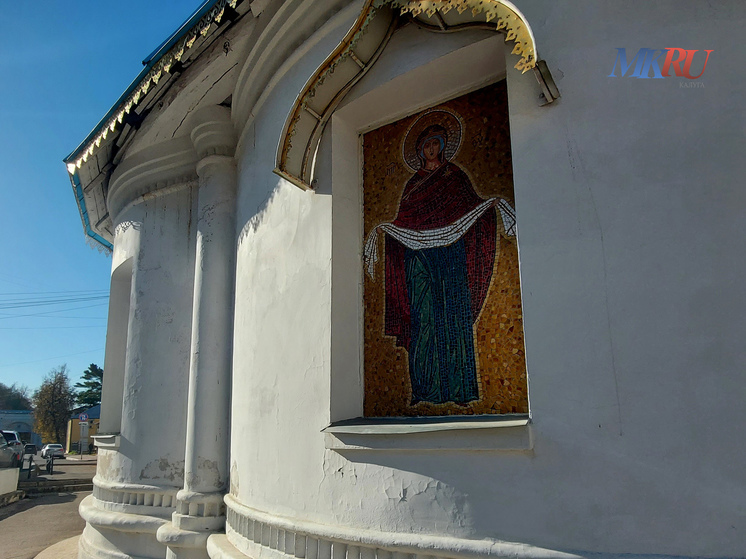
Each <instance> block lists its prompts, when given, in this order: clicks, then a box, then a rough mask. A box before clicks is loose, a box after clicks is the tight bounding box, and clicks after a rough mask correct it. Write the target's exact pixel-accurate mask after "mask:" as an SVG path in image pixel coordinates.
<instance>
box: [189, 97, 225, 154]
mask: <svg viewBox="0 0 746 559" xmlns="http://www.w3.org/2000/svg"><path fill="white" fill-rule="evenodd" d="M190 124H191V127H192V132H191V134H190V135H191V138H192V144H193V145H194V150H195V151H196V152H197V156H198V157H199V158H200V159H203V158H205V157H207V156H209V155H226V156H230V157H233V154H234V152H235V149H236V134H235V131H234V129H233V123H232V122H231V111H230V109H229V108H228V107H223V106H221V105H210V106H207V107H202V108H201V109H198V110H197V111H196V112H195V113H194V114H193V115H192V117H191V119H190Z"/></svg>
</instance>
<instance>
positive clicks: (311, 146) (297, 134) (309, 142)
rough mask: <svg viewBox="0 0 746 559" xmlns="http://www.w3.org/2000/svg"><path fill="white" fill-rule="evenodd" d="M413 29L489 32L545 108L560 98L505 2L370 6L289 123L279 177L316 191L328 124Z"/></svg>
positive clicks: (398, 0)
mask: <svg viewBox="0 0 746 559" xmlns="http://www.w3.org/2000/svg"><path fill="white" fill-rule="evenodd" d="M407 23H412V24H414V25H417V26H419V27H422V28H424V29H427V30H429V31H432V32H435V33H455V32H458V31H463V30H466V29H474V28H481V29H489V30H493V31H496V32H499V33H502V34H503V35H505V41H506V42H512V43H513V50H512V52H511V54H512V55H515V56H516V57H517V58H518V60H517V62H516V64H515V65H514V68H515V69H516V70H519V71H521V72H522V73H526V72H528V71H533V73H534V75H535V76H536V79H537V81H538V83H539V86H540V87H541V92H542V94H543V97H544V100H545V103H544V104H549V103H552V102H553V101H554V100H555V99H558V98H559V91H558V90H557V87H556V86H555V85H554V82H553V80H552V77H551V74H550V73H549V70H548V68H547V66H546V64H545V63H544V62H543V61H542V60H539V59H538V58H537V54H536V45H535V41H534V36H533V33H532V32H531V28H530V27H529V25H528V23H527V22H526V21H525V19H524V17H523V15H522V14H521V13H520V12H519V11H518V9H517V8H516V7H515V6H513V4H512V3H510V2H508V1H507V0H367V1H366V3H365V5H364V6H363V9H362V11H361V13H360V16H359V17H358V18H357V20H356V21H355V23H354V24H353V25H352V27H351V28H350V30H349V31H348V33H347V35H345V37H344V39H343V40H342V42H341V43H340V44H339V45H338V46H337V47H336V48H335V49H334V51H333V52H332V53H331V54H330V55H329V56H328V57H327V59H326V60H325V61H324V62H323V63H322V64H321V66H319V68H318V69H317V70H316V72H315V73H314V74H313V75H312V76H311V78H310V79H309V80H308V82H307V83H306V85H305V86H304V87H303V90H302V91H301V92H300V94H299V95H298V97H297V99H296V101H295V103H294V104H293V108H292V110H291V111H290V114H289V115H288V118H287V120H286V121H285V126H284V128H283V132H282V136H281V138H280V144H279V146H278V150H277V166H276V168H275V173H277V174H278V175H280V176H281V177H283V178H284V179H286V180H288V181H290V182H291V183H293V184H295V185H296V186H298V187H300V188H302V189H304V190H310V189H312V188H313V182H312V179H313V166H314V160H315V155H316V150H317V148H318V145H319V141H320V140H321V135H322V133H323V131H324V127H325V126H326V123H327V122H328V121H329V118H330V117H331V115H332V113H333V112H334V110H335V109H336V108H337V106H338V105H339V103H340V102H341V101H342V99H344V97H345V95H346V94H347V93H348V92H349V91H350V89H351V88H352V87H353V86H354V85H355V84H356V83H357V82H358V81H359V80H360V79H361V78H362V77H363V76H364V75H365V74H366V73H367V71H368V70H369V69H370V68H371V67H372V66H373V65H374V64H375V62H376V61H377V60H378V57H379V56H380V54H381V52H383V49H384V48H386V45H387V44H388V42H389V39H391V36H392V35H393V33H394V31H396V29H398V28H399V27H400V26H402V25H405V24H407Z"/></svg>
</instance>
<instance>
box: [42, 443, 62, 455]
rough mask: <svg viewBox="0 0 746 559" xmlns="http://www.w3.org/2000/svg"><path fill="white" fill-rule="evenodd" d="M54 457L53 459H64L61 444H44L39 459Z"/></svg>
mask: <svg viewBox="0 0 746 559" xmlns="http://www.w3.org/2000/svg"><path fill="white" fill-rule="evenodd" d="M52 456H54V457H55V458H64V457H65V449H64V448H62V445H61V444H45V445H44V446H43V447H42V449H41V457H42V458H51V457H52Z"/></svg>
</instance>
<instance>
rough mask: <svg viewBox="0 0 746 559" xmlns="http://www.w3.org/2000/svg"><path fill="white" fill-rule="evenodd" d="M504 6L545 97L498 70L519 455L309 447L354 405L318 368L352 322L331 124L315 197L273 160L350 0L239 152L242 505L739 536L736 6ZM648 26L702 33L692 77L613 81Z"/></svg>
mask: <svg viewBox="0 0 746 559" xmlns="http://www.w3.org/2000/svg"><path fill="white" fill-rule="evenodd" d="M516 5H517V6H518V8H519V9H521V10H522V11H523V12H524V15H525V16H526V18H527V20H528V21H529V23H531V24H532V29H533V32H534V35H535V37H536V42H537V45H538V47H539V53H540V55H541V56H542V57H544V58H546V60H547V62H548V63H549V66H550V68H551V70H552V73H553V75H554V77H555V79H556V81H557V85H558V87H559V89H560V91H561V92H562V98H561V99H560V100H559V101H557V102H556V103H555V104H554V105H552V106H549V107H540V106H539V100H538V87H537V85H536V83H535V81H534V80H533V77H532V76H531V75H530V74H525V75H523V76H521V75H520V74H518V73H517V72H515V71H514V70H512V69H510V66H512V64H508V67H509V69H508V71H507V77H508V86H509V98H510V101H509V102H510V118H511V135H512V143H513V165H514V174H515V179H514V180H515V191H516V209H517V212H518V219H519V248H520V259H521V275H522V291H523V301H524V318H525V332H526V350H527V363H528V370H529V395H530V403H531V416H532V426H531V431H532V437H533V443H532V449H531V450H529V451H522V452H514V451H510V452H506V451H484V450H480V451H473V452H463V451H445V452H437V451H436V452H432V451H428V452H422V451H400V452H389V451H381V450H375V451H373V450H370V451H342V452H337V451H335V450H330V449H327V448H325V439H324V436H323V435H322V434H321V433H320V430H321V429H322V428H324V427H326V425H328V423H329V422H330V421H331V420H332V419H341V418H343V417H344V416H345V415H347V416H352V415H351V414H352V413H353V412H354V410H355V409H356V406H358V405H359V403H360V392H359V386H360V384H359V383H360V381H359V374H360V373H359V370H358V369H356V368H355V367H351V368H350V370H349V372H348V374H349V375H350V378H352V379H353V380H352V381H350V383H349V385H348V387H347V388H340V387H342V386H343V384H336V383H335V384H334V385H332V384H331V383H333V382H335V381H336V379H337V378H338V377H339V375H344V366H343V365H342V366H341V368H340V369H339V371H337V370H336V369H335V367H336V365H335V363H334V362H333V360H334V355H335V353H334V351H336V350H333V348H334V347H335V340H334V339H332V335H333V334H334V335H337V334H336V333H337V332H340V333H342V334H344V328H341V327H339V325H338V324H336V323H335V324H332V320H333V319H335V320H338V319H340V317H344V316H347V315H346V314H345V313H344V312H342V313H341V314H339V315H338V314H336V311H335V309H334V308H333V301H334V297H335V296H336V295H335V289H336V288H335V285H334V284H333V283H331V282H332V281H333V277H334V278H336V277H337V276H336V275H334V276H333V271H332V269H333V267H334V265H335V264H334V263H336V262H337V260H338V259H339V258H340V256H341V257H342V259H343V260H344V259H345V258H346V259H347V261H348V262H349V263H352V262H353V261H354V257H355V255H353V254H352V253H351V252H344V250H343V251H342V254H341V255H340V254H339V253H338V252H337V247H338V246H342V245H341V244H339V245H338V243H343V242H345V239H338V238H337V237H336V236H333V235H332V227H335V226H336V225H335V223H336V221H335V220H336V219H337V218H338V216H337V214H336V213H333V212H332V210H333V208H336V207H337V206H336V200H335V201H334V203H332V201H331V200H330V198H333V197H336V195H337V189H336V184H334V185H330V183H329V177H330V175H332V180H334V179H333V174H334V171H332V167H331V166H332V159H333V157H334V153H331V152H332V151H333V142H332V140H331V139H330V134H334V132H335V130H336V128H335V126H337V124H336V123H333V124H332V127H331V129H327V131H326V134H325V139H324V141H323V142H322V147H321V149H320V152H319V163H318V177H319V183H318V184H317V185H316V188H317V192H316V193H306V192H302V191H300V190H298V189H296V188H295V187H293V186H291V185H289V184H288V183H286V182H284V181H282V180H280V179H278V178H277V177H276V176H275V175H273V174H271V169H272V168H273V167H274V157H275V149H276V145H277V140H278V138H279V134H280V132H281V127H282V124H283V122H284V119H285V117H286V116H287V112H288V111H289V109H290V106H291V105H292V101H293V99H294V97H295V94H296V93H297V92H298V91H299V90H300V88H301V87H302V85H303V83H304V82H305V79H307V77H308V76H310V75H311V74H312V73H313V71H314V70H315V68H316V67H317V66H318V64H319V63H320V62H321V61H322V60H323V58H324V56H325V55H326V54H327V53H329V52H331V50H332V48H333V47H334V46H335V45H336V42H337V41H338V40H339V39H340V38H341V37H342V35H343V34H344V32H345V31H346V29H347V27H349V24H350V23H351V21H352V20H353V19H354V14H353V15H351V17H350V18H349V19H348V20H346V22H344V24H343V23H340V25H339V26H338V27H337V28H335V29H334V30H329V33H328V35H324V36H323V37H321V38H317V39H318V41H317V42H315V43H314V45H313V46H312V47H311V48H310V49H309V50H308V51H307V52H306V53H305V54H304V55H303V56H301V57H300V58H299V60H298V61H297V62H295V63H294V64H293V65H292V67H290V68H287V69H286V70H287V71H286V73H285V75H284V76H283V77H282V78H281V79H280V80H279V82H278V84H277V85H276V87H275V89H274V90H273V91H272V94H271V95H269V96H268V97H267V100H266V101H265V102H264V104H263V106H262V107H261V109H260V110H259V111H257V112H256V113H255V114H254V118H253V120H252V121H251V122H250V124H249V126H248V127H247V129H246V130H244V131H243V136H242V137H243V141H242V144H241V149H240V150H239V152H238V154H237V158H238V161H239V197H238V200H239V201H238V209H237V211H238V219H237V224H238V230H239V234H238V245H237V246H238V248H237V251H238V253H237V255H238V256H237V284H236V318H235V338H234V340H235V341H234V373H233V374H234V384H233V393H234V397H233V411H232V413H233V420H232V421H233V423H232V428H233V433H232V454H231V472H232V483H231V485H232V490H231V494H232V496H233V497H235V498H236V499H237V500H238V504H237V505H236V508H240V504H243V505H246V506H248V507H251V508H252V509H255V510H258V511H260V512H263V513H267V514H269V515H270V517H272V515H276V516H277V517H289V518H293V519H296V520H297V522H301V521H308V522H315V523H317V526H318V525H321V526H326V527H329V526H332V527H335V526H336V527H342V528H339V529H340V530H343V528H344V527H349V528H351V529H352V531H353V532H354V531H355V530H363V529H372V530H374V531H380V532H382V533H384V536H382V537H383V538H384V539H385V538H386V537H387V536H385V533H386V532H401V533H423V534H437V535H439V536H454V537H460V538H472V539H476V540H480V539H483V538H494V539H498V540H506V541H513V542H521V543H525V544H529V545H534V546H540V547H546V548H550V549H555V550H581V551H583V552H604V553H610V554H615V553H631V554H635V553H636V554H650V553H653V554H669V555H683V556H711V557H724V556H735V555H739V554H742V553H743V552H744V548H743V543H742V541H741V539H740V538H739V534H740V533H742V532H743V529H744V528H746V526H745V524H746V518H744V515H743V513H742V510H741V508H740V505H739V503H741V502H743V497H744V495H743V487H744V484H743V474H742V473H741V471H740V468H739V467H738V464H740V463H741V462H742V461H743V458H744V456H743V452H741V451H740V450H738V447H737V445H734V443H733V441H734V440H738V437H739V436H741V438H742V435H743V432H742V431H743V427H742V426H743V425H744V424H746V423H745V422H744V419H746V417H744V413H746V412H744V411H743V406H740V404H739V401H740V400H738V398H739V396H738V395H739V394H741V393H742V391H741V390H740V386H741V384H742V382H741V378H740V375H739V370H738V365H737V364H738V363H739V362H740V361H741V360H742V356H743V355H742V350H741V349H740V348H741V344H740V343H739V340H738V338H739V336H738V333H739V332H742V331H743V330H744V326H746V324H744V318H743V316H744V313H743V312H739V311H740V310H741V309H740V307H739V306H738V305H737V304H734V303H735V302H737V301H739V300H740V298H739V293H738V289H739V286H740V285H741V283H742V281H738V280H739V279H740V280H743V278H744V275H746V274H745V272H746V269H745V265H744V264H743V262H742V261H741V260H739V259H738V258H734V257H733V255H738V254H740V251H739V249H740V245H739V236H738V235H737V234H734V232H736V231H738V230H739V223H740V219H739V217H740V215H741V213H742V209H743V206H744V198H743V195H742V194H740V190H738V189H737V188H736V185H737V182H738V179H739V178H740V177H741V176H742V175H743V171H744V163H743V162H742V159H741V158H739V157H738V155H737V153H736V150H737V147H738V143H737V142H735V141H724V140H727V139H728V138H731V139H733V140H735V139H736V138H739V137H740V136H739V133H738V126H739V122H740V121H739V119H738V118H737V115H741V114H742V112H743V111H742V110H741V109H740V108H739V101H738V98H737V96H734V95H733V94H732V92H733V91H735V90H737V89H738V86H739V84H740V83H741V81H742V80H741V79H740V78H738V77H736V75H735V74H733V73H730V74H729V73H727V72H726V70H725V68H726V67H727V66H728V62H727V61H728V60H730V58H729V57H732V56H734V55H733V54H731V53H737V52H740V46H739V45H737V44H735V43H733V42H732V41H734V39H732V38H734V37H737V36H738V33H736V31H735V27H736V26H738V25H740V24H741V23H742V22H743V19H744V13H743V10H742V9H741V8H737V7H735V6H734V5H730V6H729V7H728V8H724V11H723V12H710V11H709V8H708V7H707V6H705V5H701V4H696V3H689V4H681V3H673V2H661V3H655V4H649V5H645V6H638V7H637V9H636V10H635V11H634V12H632V11H629V10H627V8H625V7H620V6H618V5H617V4H616V3H612V2H608V3H605V4H599V3H596V4H594V6H593V8H590V7H588V6H585V5H578V4H566V3H562V4H557V3H552V2H538V1H537V2H516ZM588 10H591V12H592V14H591V15H593V17H592V18H591V17H589V11H588ZM632 20H634V21H635V22H637V24H636V25H629V24H628V23H629V21H632ZM622 21H627V24H624V25H622V24H621V23H619V22H622ZM656 22H657V23H656ZM661 22H665V30H664V31H661V29H662V28H663V25H662V23H661ZM723 26H725V28H726V29H728V30H730V31H729V32H723V31H722V29H723ZM716 28H719V29H721V31H718V32H716V31H715V29H716ZM708 29H709V30H710V31H711V32H710V31H708ZM653 40H654V42H655V44H656V45H658V46H660V47H661V48H662V47H664V46H667V45H668V46H670V45H673V44H675V45H681V47H682V48H691V49H694V48H698V49H704V48H707V49H715V53H714V55H713V58H712V59H711V61H710V65H709V66H708V69H707V72H706V74H705V75H704V76H703V78H702V82H703V83H704V84H705V87H704V88H698V89H687V88H683V87H680V85H679V79H678V78H669V79H666V80H635V79H630V78H608V77H607V76H608V74H609V73H610V71H611V69H612V65H613V63H614V57H615V56H616V50H615V49H616V48H617V47H626V48H627V49H628V52H629V53H630V56H633V55H634V53H636V52H637V49H638V48H640V47H642V46H650V45H652V43H651V41H653ZM439 41H440V42H439ZM443 41H453V43H449V44H450V45H451V46H452V48H453V49H456V48H458V47H459V46H461V45H459V44H458V39H450V38H449V39H443V38H442V37H439V36H437V35H430V36H429V38H428V39H427V40H424V41H423V42H422V43H417V41H412V42H411V43H408V48H407V49H406V50H404V49H403V48H402V50H401V52H399V57H397V56H396V55H397V51H396V41H393V40H392V44H391V45H390V47H389V49H393V50H388V51H387V52H386V54H385V56H384V57H382V58H381V60H380V61H379V62H378V66H377V67H376V68H375V69H374V70H373V71H371V74H370V75H369V76H368V77H366V78H365V80H364V81H363V82H361V83H360V84H359V85H358V86H357V89H356V91H355V92H353V93H352V94H351V95H350V99H349V100H348V106H351V105H352V104H354V103H355V99H356V98H358V99H363V98H364V96H365V93H370V92H374V91H375V89H376V88H379V87H381V86H382V85H384V84H385V83H386V82H387V81H388V80H390V79H392V78H393V77H395V76H396V75H397V74H400V73H401V71H402V70H403V69H407V70H408V69H409V68H411V63H412V62H413V61H417V62H421V63H423V64H424V63H426V62H427V61H428V60H429V59H432V58H437V57H438V56H442V55H444V54H445V52H447V51H448V49H447V48H446V49H442V44H443ZM659 43H660V44H659ZM664 43H665V44H664ZM436 44H437V46H434V45H436ZM653 46H654V45H653ZM418 49H419V50H418ZM441 49H442V50H441ZM413 53H416V54H413ZM720 53H722V54H720ZM715 55H721V56H722V58H721V59H720V61H719V62H718V63H717V64H715V60H716V58H715ZM507 56H508V61H510V55H507ZM428 57H430V58H428ZM454 93H456V92H454ZM356 96H359V97H356ZM401 96H402V97H406V92H401ZM411 108H412V109H416V108H417V107H411ZM234 110H240V111H244V112H246V111H247V110H248V109H247V108H246V107H243V108H240V109H234ZM392 110H393V109H392ZM343 111H344V109H340V113H342V112H343ZM399 116H402V115H401V114H392V115H391V119H390V120H393V119H394V118H396V117H399ZM342 128H343V124H340V125H339V129H340V130H341V129H342ZM353 132H357V130H354V129H353ZM711 145H718V146H720V147H719V148H718V149H717V150H713V149H710V148H709V146H711ZM330 192H331V195H330ZM354 204H355V202H354V199H353V200H348V208H350V209H352V208H354ZM353 240H354V239H353ZM348 241H349V239H348ZM353 244H354V243H352V242H351V241H349V243H348V247H349V246H351V245H353ZM332 259H333V262H332ZM358 265H359V263H358ZM334 273H335V274H336V272H334ZM330 283H331V286H330ZM346 288H347V289H348V297H352V296H354V288H352V287H351V286H350V285H347V286H346ZM344 320H351V321H353V322H354V320H355V318H354V313H352V316H351V317H350V316H347V318H344ZM353 326H354V324H353ZM348 335H349V336H350V341H349V343H348V344H342V346H343V347H342V354H341V355H344V351H345V348H347V349H349V347H350V345H349V344H352V343H353V340H352V338H353V337H354V332H353V333H352V334H350V333H349V332H348ZM353 353H354V347H353V349H352V351H350V354H349V355H348V357H347V358H348V359H354V355H352V354H353ZM350 355H352V356H351V357H350ZM341 358H342V359H345V357H341ZM346 396H347V397H349V405H348V402H345V401H344V399H345V397H346ZM340 401H342V402H343V403H341V404H340V403H339V402H340ZM333 410H337V412H334V413H338V416H337V417H333V416H332V413H333ZM500 436H501V435H500V434H499V433H498V434H496V435H495V437H497V438H499V437H500ZM724 457H725V459H724ZM230 502H231V501H230V498H229V504H230ZM267 521H268V522H269V520H267ZM291 524H292V523H291ZM340 533H341V532H340ZM703 535H705V536H704V537H703ZM230 538H231V541H233V542H234V544H235V545H237V546H239V548H240V546H241V545H247V544H246V543H245V542H243V541H242V539H241V538H239V537H238V536H237V535H236V534H235V533H233V534H230ZM246 549H248V548H246Z"/></svg>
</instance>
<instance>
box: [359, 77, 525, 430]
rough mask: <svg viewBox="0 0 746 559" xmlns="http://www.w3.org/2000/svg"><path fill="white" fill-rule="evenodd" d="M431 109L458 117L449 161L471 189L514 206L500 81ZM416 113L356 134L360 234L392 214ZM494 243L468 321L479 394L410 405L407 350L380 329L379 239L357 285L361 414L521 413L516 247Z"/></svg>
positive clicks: (522, 373) (522, 387)
mask: <svg viewBox="0 0 746 559" xmlns="http://www.w3.org/2000/svg"><path fill="white" fill-rule="evenodd" d="M437 107H439V108H447V109H450V110H451V111H453V112H455V113H456V114H457V115H459V116H461V118H462V122H463V125H464V129H463V139H462V142H461V147H460V149H459V151H458V153H457V154H456V155H455V157H454V158H453V159H452V161H453V162H454V163H456V164H457V165H459V166H460V167H461V168H462V169H463V170H464V171H465V172H466V174H467V175H468V176H469V178H470V179H471V181H472V184H473V185H474V188H475V190H476V192H477V193H478V194H479V195H480V196H482V197H483V198H489V197H492V196H499V197H502V198H505V199H506V200H508V201H509V202H510V203H511V205H513V206H514V207H515V204H514V194H513V172H512V161H511V154H510V130H509V122H508V107H507V91H506V87H505V81H504V80H503V81H500V82H497V83H495V84H493V85H490V86H488V87H485V88H483V89H480V90H478V91H475V92H472V93H469V94H466V95H463V96H461V97H458V98H456V99H453V100H451V101H448V102H446V103H443V104H441V105H438V106H437ZM419 114H420V113H418V114H415V115H412V116H409V117H407V118H404V119H402V120H399V121H397V122H394V123H392V124H389V125H386V126H382V127H381V128H378V129H376V130H373V131H371V132H368V133H367V134H365V135H364V136H363V157H364V167H363V214H364V238H367V236H368V233H369V232H370V231H371V229H373V228H374V227H375V226H377V225H379V224H381V223H386V222H390V221H393V220H394V218H395V217H396V213H397V208H398V206H399V199H400V197H401V194H402V190H403V189H404V186H405V185H406V183H407V180H408V179H409V178H410V177H411V176H412V171H411V170H410V169H409V167H407V166H406V164H405V163H404V161H403V159H402V155H401V144H402V141H403V140H404V135H405V134H406V131H407V129H408V128H409V126H410V125H411V124H412V123H413V122H414V121H415V120H416V119H417V117H418V115H419ZM499 243H500V252H499V258H498V259H497V260H496V261H495V267H494V269H493V273H492V280H491V283H490V287H489V291H488V293H487V298H486V300H485V303H484V306H483V307H482V312H481V314H480V316H479V318H478V320H477V322H476V324H475V326H474V340H475V349H476V355H477V374H478V377H479V395H480V399H479V400H477V401H474V402H471V403H470V404H468V405H466V406H459V405H456V404H454V403H447V404H430V403H426V402H420V403H419V404H417V405H415V406H411V405H410V401H411V394H412V393H411V388H410V381H409V372H408V368H409V367H408V358H407V352H406V350H405V349H404V348H401V347H397V346H396V343H395V339H394V338H393V337H389V336H386V335H385V334H384V316H385V309H384V304H385V300H384V289H385V274H384V266H385V254H384V244H385V243H383V242H380V243H379V248H378V250H379V260H378V262H377V264H376V273H375V279H374V280H371V278H370V277H369V276H368V275H367V274H366V275H365V279H364V286H363V289H364V291H363V293H364V296H363V298H364V329H365V330H364V344H365V348H364V356H363V358H364V377H365V379H364V380H365V403H364V413H365V416H366V417H390V416H435V415H457V414H466V415H473V414H495V413H498V414H499V413H527V412H528V390H527V383H526V362H525V356H524V345H523V321H522V315H521V293H520V280H519V274H518V251H517V246H516V243H515V238H514V237H513V238H507V237H504V236H501V238H500V241H499Z"/></svg>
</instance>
